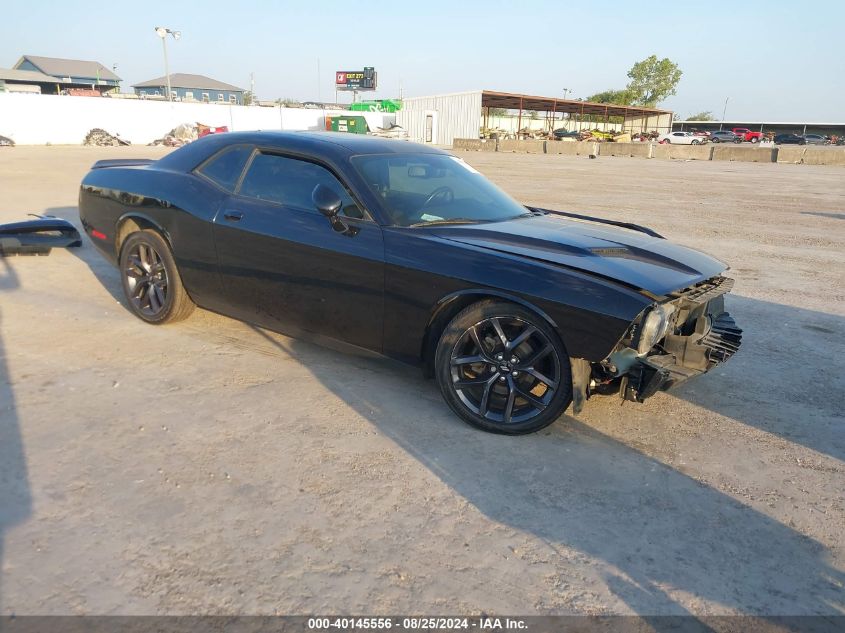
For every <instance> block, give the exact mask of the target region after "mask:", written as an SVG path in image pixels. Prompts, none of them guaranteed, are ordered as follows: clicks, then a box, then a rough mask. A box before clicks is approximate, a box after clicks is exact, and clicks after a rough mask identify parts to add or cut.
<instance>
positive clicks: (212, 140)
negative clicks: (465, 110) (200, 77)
mask: <svg viewBox="0 0 845 633" xmlns="http://www.w3.org/2000/svg"><path fill="white" fill-rule="evenodd" d="M230 145H257V146H259V147H268V148H271V149H278V150H288V151H294V152H296V151H299V152H304V153H308V154H313V155H315V156H318V157H323V158H327V159H329V160H342V159H345V158H348V157H350V156H356V155H359V154H448V153H447V152H444V151H443V150H440V149H437V148H434V147H431V146H429V145H420V144H419V143H411V142H408V141H402V140H398V139H387V138H379V137H374V136H368V135H365V134H351V133H348V132H322V131H255V132H228V133H223V134H210V135H208V136H205V137H203V138H201V139H199V140H197V141H194V142H193V143H190V144H188V145H185V146H184V147H182V148H180V149H178V150H177V151H175V152H172V153H171V154H168V155H167V156H165V157H164V158H162V159H160V160H159V161H158V163H159V165H160V166H161V167H164V168H167V169H175V170H181V171H188V170H191V169H193V168H194V167H196V166H197V165H198V164H200V163H201V162H203V161H204V160H205V159H206V158H208V157H209V156H211V155H212V154H214V153H216V152H218V151H219V150H221V149H222V148H224V147H227V146H230Z"/></svg>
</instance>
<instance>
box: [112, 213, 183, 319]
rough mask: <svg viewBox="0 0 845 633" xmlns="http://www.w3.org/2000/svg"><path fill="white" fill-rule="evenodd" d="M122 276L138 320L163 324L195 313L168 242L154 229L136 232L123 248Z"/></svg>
mask: <svg viewBox="0 0 845 633" xmlns="http://www.w3.org/2000/svg"><path fill="white" fill-rule="evenodd" d="M119 265H120V275H121V280H122V281H123V292H124V294H125V295H126V300H127V301H128V302H129V309H130V310H131V311H132V312H133V313H134V314H135V316H137V317H138V318H140V319H142V320H143V321H146V322H147V323H152V324H154V325H160V324H164V323H172V322H174V321H181V320H182V319H184V318H186V317H187V316H188V315H190V314H191V312H193V310H194V302H193V301H191V298H190V297H189V296H188V293H187V292H186V291H185V287H184V286H183V285H182V278H181V277H180V276H179V271H178V270H177V268H176V262H175V261H174V259H173V254H172V253H171V252H170V247H169V246H168V244H167V242H165V241H164V239H163V238H162V237H161V236H160V235H159V234H158V233H156V232H154V231H150V230H144V231H137V232H135V233H132V234H131V235H129V236H128V237H127V238H126V241H124V242H123V245H122V246H121V248H120V258H119Z"/></svg>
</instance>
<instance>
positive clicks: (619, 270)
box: [422, 215, 727, 295]
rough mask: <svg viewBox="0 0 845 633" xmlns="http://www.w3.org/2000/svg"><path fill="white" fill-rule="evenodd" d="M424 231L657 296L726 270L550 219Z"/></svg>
mask: <svg viewBox="0 0 845 633" xmlns="http://www.w3.org/2000/svg"><path fill="white" fill-rule="evenodd" d="M422 230H425V231H431V232H432V233H435V234H436V235H437V236H438V237H440V238H442V239H447V240H450V241H453V242H459V243H461V244H467V245H470V246H475V247H479V248H485V249H490V250H494V251H499V252H502V253H509V254H512V255H519V256H522V257H528V258H531V259H535V260H539V261H543V262H547V263H550V264H558V265H561V266H566V267H567V268H573V269H576V270H580V271H583V272H586V273H591V274H594V275H599V276H602V277H606V278H609V279H613V280H615V281H618V282H621V283H623V284H626V285H628V286H633V287H635V288H637V289H639V290H646V291H648V292H650V293H653V294H655V295H664V294H666V293H669V292H672V291H673V290H679V289H681V288H686V287H688V286H691V285H694V284H696V283H698V282H700V281H704V280H705V279H709V278H710V277H713V276H715V275H718V274H719V273H721V272H723V271H724V270H725V269H726V268H727V265H726V264H724V263H723V262H720V261H719V260H718V259H715V258H713V257H710V256H709V255H705V254H704V253H701V252H699V251H696V250H694V249H691V248H687V247H685V246H679V245H677V244H673V243H672V242H669V241H668V240H664V239H660V238H656V237H650V236H648V235H645V234H643V233H640V232H638V231H633V230H628V229H617V228H615V227H607V226H602V225H601V224H600V223H597V222H589V221H582V220H574V219H569V218H562V217H557V216H550V215H546V216H534V217H525V218H519V219H515V220H510V221H507V222H491V223H489V224H461V225H451V226H439V227H430V228H428V229H422Z"/></svg>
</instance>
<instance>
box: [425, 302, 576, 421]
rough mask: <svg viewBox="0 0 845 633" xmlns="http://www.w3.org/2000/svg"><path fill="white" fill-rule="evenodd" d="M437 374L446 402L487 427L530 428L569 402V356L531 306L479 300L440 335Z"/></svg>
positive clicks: (551, 417) (550, 418)
mask: <svg viewBox="0 0 845 633" xmlns="http://www.w3.org/2000/svg"><path fill="white" fill-rule="evenodd" d="M435 374H436V377H437V382H438V385H439V387H440V391H441V393H442V394H443V398H444V399H445V400H446V403H447V404H448V405H449V407H450V408H451V409H452V410H453V411H454V412H455V413H457V414H458V415H459V416H460V417H461V418H462V419H464V420H465V421H466V422H468V423H469V424H471V425H472V426H475V427H477V428H480V429H483V430H485V431H490V432H493V433H503V434H507V435H521V434H524V433H533V432H535V431H538V430H540V429H542V428H544V427H546V426H548V425H549V424H551V423H552V422H554V421H555V420H556V419H557V418H558V417H560V415H561V414H562V413H563V412H564V411H565V410H566V407H568V406H569V403H570V402H571V401H572V375H571V370H570V365H569V356H568V355H567V353H566V350H565V348H564V346H563V343H562V342H561V340H560V337H559V336H558V335H557V333H556V332H555V331H554V329H553V328H552V327H551V326H550V325H549V324H548V323H547V322H546V321H545V320H544V319H543V318H541V317H539V316H538V315H536V314H534V313H533V312H531V311H529V310H527V309H525V308H523V307H521V306H518V305H515V304H512V303H507V302H503V301H481V302H479V303H476V304H473V305H471V306H469V307H468V308H466V309H464V310H463V311H462V312H460V313H459V314H458V315H457V316H456V317H455V318H454V319H452V321H451V322H450V323H449V325H448V326H447V327H446V329H445V330H444V331H443V334H442V335H441V337H440V342H439V343H438V345H437V353H436V355H435Z"/></svg>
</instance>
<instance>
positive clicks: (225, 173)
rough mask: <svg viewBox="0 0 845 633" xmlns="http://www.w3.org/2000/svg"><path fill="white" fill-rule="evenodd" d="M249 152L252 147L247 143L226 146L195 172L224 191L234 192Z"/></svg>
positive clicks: (250, 152)
mask: <svg viewBox="0 0 845 633" xmlns="http://www.w3.org/2000/svg"><path fill="white" fill-rule="evenodd" d="M250 154H252V147H250V146H249V145H235V146H233V147H227V148H226V149H223V150H221V151H219V152H218V153H217V154H215V155H214V156H212V157H211V158H210V159H208V160H207V161H206V162H205V163H203V164H202V165H200V167H198V168H197V173H200V174H202V175H203V176H205V177H206V178H208V179H209V180H211V181H212V182H215V183H216V184H217V185H219V186H220V187H222V188H223V189H225V190H226V191H231V192H234V191H235V187H236V186H237V184H238V180H239V179H240V177H241V172H242V171H243V169H244V165H246V161H247V160H248V159H249V157H250Z"/></svg>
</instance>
